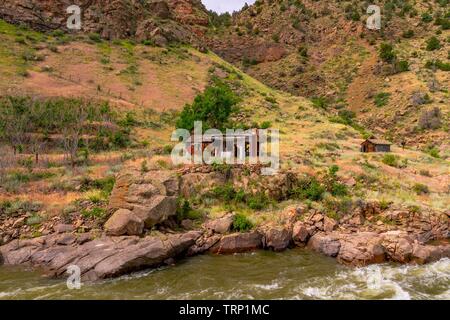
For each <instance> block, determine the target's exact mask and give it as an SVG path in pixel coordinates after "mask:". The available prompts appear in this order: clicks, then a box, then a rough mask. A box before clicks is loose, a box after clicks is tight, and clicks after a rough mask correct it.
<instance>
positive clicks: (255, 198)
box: [246, 192, 270, 210]
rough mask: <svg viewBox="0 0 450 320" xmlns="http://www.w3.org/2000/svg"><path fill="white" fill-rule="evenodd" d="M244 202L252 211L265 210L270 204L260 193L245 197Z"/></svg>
mask: <svg viewBox="0 0 450 320" xmlns="http://www.w3.org/2000/svg"><path fill="white" fill-rule="evenodd" d="M246 201H247V205H248V207H249V208H250V209H253V210H262V209H264V208H266V207H267V206H268V205H269V203H270V200H269V198H268V197H267V196H266V195H265V194H264V193H262V192H258V193H257V194H255V195H249V196H247V199H246Z"/></svg>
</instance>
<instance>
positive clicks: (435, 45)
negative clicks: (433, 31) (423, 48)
mask: <svg viewBox="0 0 450 320" xmlns="http://www.w3.org/2000/svg"><path fill="white" fill-rule="evenodd" d="M440 48H441V42H440V41H439V39H438V38H436V37H431V38H430V39H428V40H427V50H428V51H434V50H438V49H440Z"/></svg>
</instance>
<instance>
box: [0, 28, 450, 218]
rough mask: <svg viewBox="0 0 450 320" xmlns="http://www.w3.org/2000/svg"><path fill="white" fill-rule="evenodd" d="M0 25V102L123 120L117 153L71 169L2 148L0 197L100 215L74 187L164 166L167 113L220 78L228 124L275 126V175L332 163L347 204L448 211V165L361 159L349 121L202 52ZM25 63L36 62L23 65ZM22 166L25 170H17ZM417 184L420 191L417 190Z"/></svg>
mask: <svg viewBox="0 0 450 320" xmlns="http://www.w3.org/2000/svg"><path fill="white" fill-rule="evenodd" d="M0 26H1V33H0V38H1V45H0V48H1V50H0V53H1V55H2V59H1V61H2V64H1V68H0V72H1V73H2V83H1V86H0V95H1V96H4V95H15V96H23V95H24V94H28V95H31V96H32V97H35V98H37V97H41V98H44V99H47V98H49V97H50V98H51V97H84V98H91V99H94V100H100V101H109V103H110V104H111V105H112V106H114V109H115V110H117V111H119V115H120V116H121V118H123V120H122V121H119V123H121V122H124V121H125V122H126V126H127V130H128V131H129V134H130V138H131V143H130V144H128V145H126V147H122V148H119V149H118V148H108V147H107V146H106V147H105V148H106V149H102V150H100V151H95V150H91V151H89V150H88V151H89V153H87V154H85V153H81V154H80V157H81V156H82V155H83V154H84V157H85V160H82V161H84V162H83V163H84V164H83V166H82V167H80V168H79V169H78V168H75V169H70V168H67V167H66V163H67V161H66V159H65V158H64V155H63V154H62V151H61V149H60V148H58V147H57V148H50V149H48V150H47V151H46V153H45V154H41V156H40V159H41V161H40V162H39V163H38V164H33V162H32V161H31V164H30V161H29V160H27V159H30V157H33V154H32V153H31V151H29V150H28V149H26V148H25V149H24V151H23V153H21V154H19V155H14V154H13V153H12V149H11V148H10V147H8V146H7V145H5V144H2V145H1V152H2V157H1V158H0V160H1V163H0V164H1V166H0V169H1V173H2V183H1V187H0V188H1V192H0V194H1V198H2V200H9V201H16V199H21V200H22V201H31V202H36V201H39V202H41V204H43V206H44V208H45V209H44V210H45V211H46V212H47V214H62V213H61V212H65V210H66V209H64V208H66V207H67V208H72V209H71V210H73V207H74V206H75V207H76V208H79V206H81V207H82V208H83V210H84V211H83V212H86V215H88V216H89V215H91V214H92V215H93V214H94V213H95V212H101V211H98V210H100V209H96V208H98V207H99V206H100V208H101V206H102V205H104V201H105V200H104V195H103V193H99V191H98V190H91V189H89V188H88V189H85V187H83V186H84V185H85V183H86V182H83V181H88V182H89V181H97V180H98V181H103V180H101V179H105V178H108V177H111V175H112V174H114V173H116V172H117V171H118V170H120V168H121V166H122V165H123V164H124V163H125V162H126V163H127V165H129V164H130V163H134V164H136V165H137V166H138V167H141V168H142V170H147V168H159V169H160V170H167V169H174V168H173V165H172V164H171V161H170V158H169V157H168V156H167V152H168V150H170V146H171V145H172V143H173V142H171V141H170V137H171V132H172V130H173V129H174V119H175V118H176V116H177V111H179V110H180V109H181V108H182V107H183V105H184V104H185V103H189V102H191V101H192V100H193V98H194V96H195V95H196V94H197V93H199V92H201V91H202V90H203V88H205V87H206V86H207V85H208V84H210V83H211V82H212V81H213V80H214V79H217V78H220V79H221V80H222V81H224V82H226V83H227V84H228V85H229V86H230V87H231V88H233V90H234V91H235V92H236V93H237V94H238V95H239V96H240V98H241V102H240V103H239V105H238V112H237V113H236V114H234V116H233V118H234V121H235V122H236V123H238V124H240V125H242V126H243V127H262V126H263V125H264V126H265V127H267V126H270V127H273V128H278V129H280V134H281V136H280V140H281V145H280V158H281V159H280V160H281V168H282V170H290V171H293V172H297V173H299V174H305V173H307V174H313V175H316V174H320V172H323V171H327V170H328V168H329V167H330V166H332V165H338V166H339V167H340V168H341V171H340V173H339V174H340V179H342V181H345V183H346V184H347V185H348V187H349V188H350V190H351V197H352V198H355V199H357V198H362V199H378V200H380V199H382V200H385V201H394V202H399V203H403V204H408V205H414V206H429V207H432V208H435V209H440V210H445V209H446V208H448V207H449V205H450V203H449V202H448V201H449V198H448V185H449V182H450V181H449V177H448V168H449V164H448V161H446V160H443V159H436V158H433V157H431V156H429V155H427V154H424V153H422V152H419V151H415V150H411V149H406V150H402V149H401V148H399V147H396V146H394V148H393V151H394V155H393V157H394V162H387V161H386V160H385V159H384V158H383V155H379V154H373V155H365V154H361V153H360V152H359V147H360V143H361V141H362V134H364V133H365V132H364V130H363V129H361V128H360V127H358V126H357V125H355V124H353V123H350V125H348V124H343V123H338V121H336V119H335V118H333V117H331V115H330V113H329V112H328V111H326V110H324V109H323V108H320V107H318V106H317V105H314V104H313V103H311V102H310V101H309V100H307V99H305V98H301V97H297V96H294V95H290V94H288V93H285V92H282V91H277V90H274V89H272V88H270V87H268V86H266V85H264V84H262V83H261V82H259V81H258V80H256V79H254V78H252V77H250V76H248V75H246V74H245V73H243V72H242V71H240V70H239V69H237V68H235V67H233V66H232V65H231V64H229V63H227V62H225V61H223V60H222V59H221V58H220V57H218V56H217V55H215V54H213V53H211V52H210V53H207V54H205V53H201V52H199V51H197V50H196V49H194V48H191V47H186V46H176V47H169V48H166V49H163V48H158V47H152V46H145V45H142V44H134V43H132V42H129V41H115V42H107V41H102V40H95V41H94V40H92V39H89V37H86V38H83V37H80V38H79V39H70V37H67V36H64V35H56V36H55V35H45V34H42V33H39V32H35V31H30V30H27V29H24V28H18V27H15V26H12V25H9V24H7V23H5V22H1V24H0ZM62 40H63V41H62ZM30 56H31V57H39V58H38V59H35V58H31V59H28V58H27V59H24V58H26V57H30ZM386 163H389V164H386ZM30 165H31V170H32V171H31V173H30V171H27V170H30ZM27 168H28V169H27ZM99 179H100V180H99ZM89 183H93V182H89ZM418 183H421V184H422V185H425V186H426V187H427V188H428V189H427V190H428V191H427V192H426V193H417V192H416V191H415V190H416V189H415V188H416V185H417V184H418ZM98 184H99V185H101V183H100V182H98ZM88 186H89V184H88ZM343 201H344V200H343ZM319 205H325V204H319ZM67 210H69V209H67ZM92 210H97V211H92ZM277 210H278V209H277ZM92 212H94V213H92Z"/></svg>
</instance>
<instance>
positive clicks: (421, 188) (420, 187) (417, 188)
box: [413, 183, 430, 195]
mask: <svg viewBox="0 0 450 320" xmlns="http://www.w3.org/2000/svg"><path fill="white" fill-rule="evenodd" d="M413 190H414V192H416V193H417V194H418V195H421V194H428V193H430V189H429V188H428V186H426V185H424V184H421V183H416V184H415V185H414V186H413Z"/></svg>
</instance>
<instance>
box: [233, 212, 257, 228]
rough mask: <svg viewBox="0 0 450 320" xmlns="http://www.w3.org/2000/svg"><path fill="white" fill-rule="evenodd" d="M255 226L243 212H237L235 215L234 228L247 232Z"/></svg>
mask: <svg viewBox="0 0 450 320" xmlns="http://www.w3.org/2000/svg"><path fill="white" fill-rule="evenodd" d="M252 228H253V223H252V222H251V221H250V220H249V219H248V218H247V216H245V215H243V214H236V215H235V216H234V217H233V230H234V231H239V232H246V231H249V230H251V229H252Z"/></svg>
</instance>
